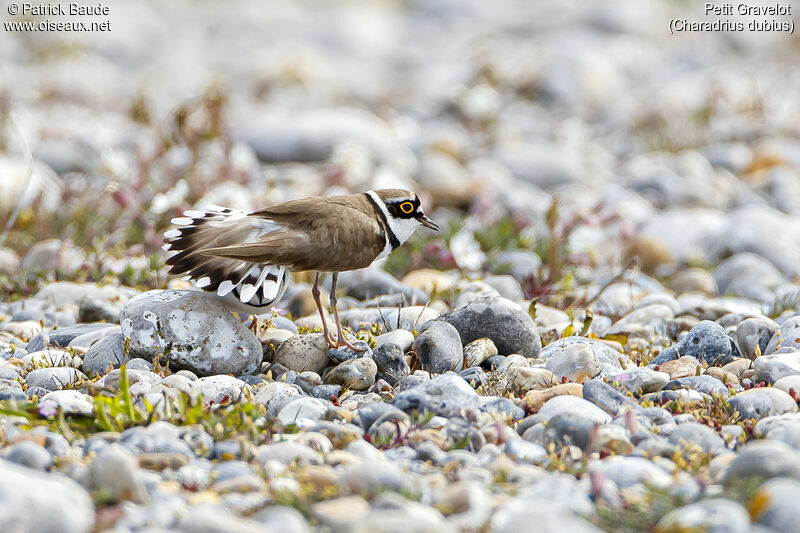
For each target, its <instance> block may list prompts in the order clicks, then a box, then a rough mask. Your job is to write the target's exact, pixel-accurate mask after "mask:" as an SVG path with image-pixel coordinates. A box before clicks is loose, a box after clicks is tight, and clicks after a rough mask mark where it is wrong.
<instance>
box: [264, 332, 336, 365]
mask: <svg viewBox="0 0 800 533" xmlns="http://www.w3.org/2000/svg"><path fill="white" fill-rule="evenodd" d="M329 362H330V353H329V349H328V343H327V342H326V341H325V337H324V335H323V334H322V333H309V334H306V335H295V336H294V337H292V338H290V339H287V340H286V341H284V342H282V343H281V345H280V346H278V349H277V350H276V351H275V363H278V364H281V365H284V366H285V367H287V368H289V369H290V370H294V371H295V372H306V371H311V372H316V373H317V374H320V375H321V374H322V371H323V370H325V368H327V366H328V363H329Z"/></svg>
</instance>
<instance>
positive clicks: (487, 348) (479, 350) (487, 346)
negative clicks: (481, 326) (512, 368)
mask: <svg viewBox="0 0 800 533" xmlns="http://www.w3.org/2000/svg"><path fill="white" fill-rule="evenodd" d="M497 353H498V352H497V346H495V345H494V342H492V339H489V338H487V337H482V338H480V339H475V340H474V341H472V342H470V343H469V344H467V345H466V346H464V367H465V368H470V367H474V366H480V365H481V364H483V362H484V361H486V360H487V359H489V358H490V357H494V356H496V355H497Z"/></svg>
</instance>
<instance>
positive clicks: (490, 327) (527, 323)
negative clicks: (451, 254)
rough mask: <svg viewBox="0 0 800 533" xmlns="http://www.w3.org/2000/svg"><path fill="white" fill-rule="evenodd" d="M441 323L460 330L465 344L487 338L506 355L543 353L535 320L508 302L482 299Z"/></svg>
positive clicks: (496, 298) (535, 354)
mask: <svg viewBox="0 0 800 533" xmlns="http://www.w3.org/2000/svg"><path fill="white" fill-rule="evenodd" d="M440 319H441V320H443V321H445V322H448V323H449V324H451V325H453V326H454V327H455V328H456V329H457V330H458V333H459V335H460V336H461V342H462V343H470V342H472V341H474V340H476V339H480V338H481V337H487V338H489V339H491V340H492V342H494V344H495V346H496V347H497V350H498V352H499V353H500V354H502V355H508V354H513V353H518V354H522V355H524V356H525V357H537V356H538V355H539V352H540V351H541V349H542V341H541V339H540V338H539V333H538V332H537V331H536V327H535V325H534V323H533V320H532V319H531V317H530V316H529V315H528V313H526V312H525V311H523V310H522V308H520V307H519V306H518V305H517V304H516V303H514V302H512V301H511V300H507V299H506V298H501V297H485V298H479V299H477V300H475V301H473V302H470V303H469V304H468V305H466V306H465V307H462V308H459V309H455V310H453V311H450V312H449V313H447V314H445V315H442V316H441V317H440Z"/></svg>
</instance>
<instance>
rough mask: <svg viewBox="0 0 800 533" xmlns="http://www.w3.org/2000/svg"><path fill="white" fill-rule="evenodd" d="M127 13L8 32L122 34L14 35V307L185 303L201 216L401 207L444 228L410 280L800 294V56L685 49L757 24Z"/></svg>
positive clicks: (451, 4) (5, 104)
mask: <svg viewBox="0 0 800 533" xmlns="http://www.w3.org/2000/svg"><path fill="white" fill-rule="evenodd" d="M106 4H107V5H108V7H109V8H110V15H109V16H107V17H106V16H98V17H46V16H45V17H31V16H17V17H12V16H10V15H8V13H7V12H6V10H5V9H4V10H3V11H2V13H1V14H0V18H2V19H3V21H4V22H7V21H11V20H14V21H20V20H33V21H40V20H44V19H47V20H53V21H55V20H70V21H75V20H85V21H97V22H102V21H104V20H110V23H111V24H110V28H111V29H110V31H108V32H20V31H18V32H14V31H9V29H8V28H6V29H5V31H2V32H0V188H1V190H2V194H0V240H1V241H2V244H1V245H0V246H1V247H0V282H1V283H2V287H3V291H4V292H5V297H8V296H9V295H12V296H13V295H18V294H26V293H30V292H35V290H36V288H37V284H38V283H40V281H41V280H43V279H53V278H56V279H76V280H89V281H104V282H109V281H112V280H113V281H115V280H119V281H120V282H121V283H123V284H127V285H132V286H137V287H139V288H148V287H159V286H164V285H165V283H166V282H167V280H166V278H165V277H164V275H163V269H161V267H162V264H163V259H164V256H163V253H162V252H161V251H160V246H161V237H160V234H161V232H162V231H163V230H164V229H166V227H167V226H168V225H169V219H170V218H171V217H173V216H175V215H176V214H177V213H178V212H180V211H181V210H182V209H185V208H188V207H191V206H197V205H199V206H202V205H205V204H208V203H215V204H221V205H226V206H230V207H234V208H240V209H253V208H257V207H260V206H265V205H268V204H270V203H273V202H278V201H283V200H288V199H292V198H297V197H303V196H309V195H321V194H338V193H344V192H347V191H364V190H367V189H370V188H380V187H390V186H391V187H394V186H401V187H406V188H409V189H412V190H415V191H416V192H417V193H418V194H419V195H420V196H421V197H422V198H423V203H424V205H426V206H427V207H426V210H427V211H428V212H431V211H432V212H433V216H434V218H435V219H437V220H438V221H439V222H440V223H442V226H443V227H444V228H446V230H445V231H444V232H443V237H444V238H441V237H442V236H435V235H432V234H429V233H424V234H423V232H419V234H418V235H417V236H415V238H414V239H412V241H411V242H410V243H409V244H408V245H407V246H406V247H404V249H403V250H402V251H398V252H396V253H395V254H393V255H392V256H391V257H390V258H389V260H388V262H387V263H386V265H385V268H386V269H387V270H388V271H389V272H391V273H392V274H394V275H395V276H397V277H402V276H404V275H405V274H406V273H408V272H409V271H411V270H414V269H419V268H423V267H431V268H436V269H442V270H451V269H459V270H460V271H461V272H462V273H466V274H468V275H480V274H481V273H482V272H486V271H492V272H502V271H509V270H513V273H514V274H515V277H517V279H521V280H523V281H524V283H523V284H522V285H523V290H524V291H525V293H526V294H525V296H526V297H528V298H530V297H537V296H538V297H551V298H553V297H554V295H555V294H556V293H558V290H557V289H559V288H562V289H563V288H565V287H566V288H568V287H569V286H570V284H571V283H576V282H577V283H578V284H580V283H584V284H588V285H595V286H599V285H601V284H602V283H604V282H605V281H607V280H608V279H610V277H612V276H614V275H615V274H617V273H619V272H620V269H621V268H623V267H624V266H626V265H629V264H630V263H629V261H630V259H631V258H632V257H633V256H638V257H639V258H640V260H639V267H640V268H641V270H642V272H643V274H648V275H652V276H654V277H656V278H658V279H662V280H669V279H673V278H674V276H675V275H676V273H678V272H680V271H683V270H685V269H686V268H688V267H706V268H712V267H713V266H714V265H716V264H718V263H719V262H720V261H722V260H724V259H725V258H727V257H729V256H731V255H733V254H736V253H740V252H752V253H754V254H756V256H757V257H755V258H753V261H756V263H758V268H760V269H761V270H758V269H756V270H755V271H754V272H756V274H753V276H754V277H753V279H749V280H745V282H741V283H738V284H733V286H731V287H729V286H727V285H726V286H717V287H710V288H708V291H717V290H718V291H719V292H720V293H725V292H727V293H732V294H736V295H740V296H744V297H746V298H748V299H751V300H756V301H759V302H767V303H769V302H771V301H774V300H775V289H776V287H778V286H785V284H786V282H787V281H792V280H795V278H797V276H798V273H800V137H799V136H798V135H799V134H800V69H798V68H797V65H798V62H799V61H800V41H798V37H797V35H796V34H795V35H791V34H789V33H788V32H777V31H775V32H749V31H743V32H727V33H725V32H722V33H720V32H708V33H678V34H675V35H673V34H671V33H670V31H669V23H670V20H671V19H675V18H680V19H688V20H694V21H710V20H714V19H715V18H721V19H728V20H743V21H745V22H747V21H749V20H752V19H753V17H737V16H731V17H706V16H705V15H704V12H703V5H702V3H698V2H689V1H667V0H660V1H659V0H648V1H640V2H630V1H626V0H610V1H598V2H591V3H584V2H580V3H575V4H574V5H570V3H565V2H561V1H554V0H543V1H522V0H496V1H493V2H485V1H482V0H462V1H455V0H436V1H427V0H426V1H422V0H417V1H388V0H385V1H373V0H371V1H356V0H352V1H341V2H329V1H322V0H320V1H308V0H304V1H295V2H279V1H275V2H262V1H255V0H238V1H225V2H223V1H215V0H198V1H187V0H173V1H170V2H147V1H128V0H115V1H114V2H106ZM754 4H755V3H754ZM790 5H791V4H790ZM792 7H797V6H792ZM762 18H763V17H762ZM766 18H767V19H780V20H783V21H786V20H791V17H766ZM518 251H519V252H518ZM765 272H766V273H768V274H769V275H766V274H764V273H765ZM639 279H645V280H646V279H647V278H646V277H643V278H639ZM704 279H705V278H704ZM115 282H116V281H115ZM697 283H701V282H699V281H695V284H697ZM715 283H718V284H721V283H720V280H715ZM562 294H563V293H562Z"/></svg>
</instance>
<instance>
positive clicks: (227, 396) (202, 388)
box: [159, 376, 247, 403]
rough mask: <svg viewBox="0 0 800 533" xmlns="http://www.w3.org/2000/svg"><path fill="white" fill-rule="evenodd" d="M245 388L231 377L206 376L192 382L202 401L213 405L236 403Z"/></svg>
mask: <svg viewBox="0 0 800 533" xmlns="http://www.w3.org/2000/svg"><path fill="white" fill-rule="evenodd" d="M159 381H160V379H159ZM246 387H247V384H246V383H245V382H244V381H242V380H241V379H236V378H235V377H233V376H208V377H204V378H200V379H198V380H196V381H193V382H192V388H193V389H194V390H195V391H196V392H198V393H199V394H201V395H202V396H203V401H204V402H213V403H220V402H223V401H230V402H236V401H238V400H239V398H240V397H241V396H242V391H244V390H245V388H246Z"/></svg>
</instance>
